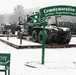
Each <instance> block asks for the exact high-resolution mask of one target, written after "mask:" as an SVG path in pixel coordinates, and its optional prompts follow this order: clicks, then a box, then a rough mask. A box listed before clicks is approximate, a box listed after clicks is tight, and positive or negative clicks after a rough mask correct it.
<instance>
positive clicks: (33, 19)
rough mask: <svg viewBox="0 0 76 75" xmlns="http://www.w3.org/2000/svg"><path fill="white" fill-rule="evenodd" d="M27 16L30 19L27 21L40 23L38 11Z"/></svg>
mask: <svg viewBox="0 0 76 75" xmlns="http://www.w3.org/2000/svg"><path fill="white" fill-rule="evenodd" d="M29 18H31V19H32V20H31V21H30V22H29V23H32V24H40V20H39V13H38V14H35V15H31V16H29Z"/></svg>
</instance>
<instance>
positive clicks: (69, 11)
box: [29, 5, 76, 64]
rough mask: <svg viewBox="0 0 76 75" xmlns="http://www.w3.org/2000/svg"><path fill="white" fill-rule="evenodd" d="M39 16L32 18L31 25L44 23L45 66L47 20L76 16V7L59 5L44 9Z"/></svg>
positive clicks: (43, 46) (43, 48)
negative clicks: (56, 17)
mask: <svg viewBox="0 0 76 75" xmlns="http://www.w3.org/2000/svg"><path fill="white" fill-rule="evenodd" d="M39 11H40V12H39V13H38V14H35V15H32V16H30V18H31V19H32V20H31V21H30V22H29V23H32V24H35V25H36V24H40V23H43V38H42V64H44V56H45V40H46V35H45V30H46V29H45V25H46V23H45V18H46V17H48V16H61V15H62V16H65V15H66V16H76V7H74V6H68V5H58V6H50V7H46V8H42V9H40V10H39Z"/></svg>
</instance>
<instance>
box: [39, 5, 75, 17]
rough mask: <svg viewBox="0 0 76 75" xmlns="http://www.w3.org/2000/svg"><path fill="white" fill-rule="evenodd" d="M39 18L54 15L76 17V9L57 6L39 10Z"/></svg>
mask: <svg viewBox="0 0 76 75" xmlns="http://www.w3.org/2000/svg"><path fill="white" fill-rule="evenodd" d="M40 14H41V15H40V18H43V17H47V16H56V15H69V16H76V7H73V6H66V5H59V6H51V7H46V8H42V9H40Z"/></svg>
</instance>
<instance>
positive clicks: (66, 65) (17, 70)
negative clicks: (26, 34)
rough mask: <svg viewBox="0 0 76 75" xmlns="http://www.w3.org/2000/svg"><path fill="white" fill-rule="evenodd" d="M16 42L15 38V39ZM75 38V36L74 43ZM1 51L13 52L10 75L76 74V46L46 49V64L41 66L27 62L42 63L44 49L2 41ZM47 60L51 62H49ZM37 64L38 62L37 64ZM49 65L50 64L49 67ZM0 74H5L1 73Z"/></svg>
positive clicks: (0, 44)
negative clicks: (22, 47) (14, 46)
mask: <svg viewBox="0 0 76 75" xmlns="http://www.w3.org/2000/svg"><path fill="white" fill-rule="evenodd" d="M13 41H14V42H15V40H13ZM74 42H75V38H73V43H74ZM0 53H10V54H11V66H10V69H11V74H10V75H76V67H75V64H74V62H76V48H57V49H55V48H54V49H53V48H50V49H47V48H46V49H45V64H44V65H43V66H42V65H41V64H40V65H41V66H40V65H39V66H40V68H31V67H27V66H25V64H26V62H32V61H34V62H35V61H38V62H39V63H41V57H42V55H41V54H42V49H40V48H39V49H19V50H18V49H15V48H12V47H10V46H9V45H6V44H5V43H2V42H0ZM47 62H48V63H49V64H47ZM35 65H36V66H37V65H38V64H35ZM47 66H49V67H48V68H47ZM0 75H4V74H2V73H0Z"/></svg>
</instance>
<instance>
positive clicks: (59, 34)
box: [18, 20, 71, 44]
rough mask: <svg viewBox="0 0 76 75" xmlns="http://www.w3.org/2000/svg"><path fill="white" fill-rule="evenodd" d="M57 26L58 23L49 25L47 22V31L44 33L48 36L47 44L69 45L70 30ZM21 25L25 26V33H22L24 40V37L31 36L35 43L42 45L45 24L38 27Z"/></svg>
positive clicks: (26, 24)
mask: <svg viewBox="0 0 76 75" xmlns="http://www.w3.org/2000/svg"><path fill="white" fill-rule="evenodd" d="M56 22H57V20H56ZM20 23H21V22H20ZM56 24H57V23H54V24H53V23H52V24H48V23H47V22H46V26H45V31H44V32H45V34H46V40H45V43H46V44H49V43H53V42H56V43H58V44H69V42H70V40H71V31H70V28H66V27H57V25H56ZM20 25H23V26H24V31H21V33H22V38H23V37H24V36H31V37H32V41H33V42H38V43H41V44H42V37H43V24H42V23H41V24H38V25H35V24H28V23H21V24H20ZM18 37H20V34H19V33H18Z"/></svg>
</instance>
